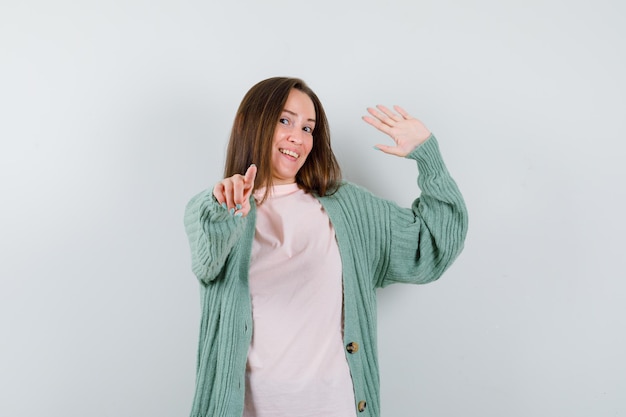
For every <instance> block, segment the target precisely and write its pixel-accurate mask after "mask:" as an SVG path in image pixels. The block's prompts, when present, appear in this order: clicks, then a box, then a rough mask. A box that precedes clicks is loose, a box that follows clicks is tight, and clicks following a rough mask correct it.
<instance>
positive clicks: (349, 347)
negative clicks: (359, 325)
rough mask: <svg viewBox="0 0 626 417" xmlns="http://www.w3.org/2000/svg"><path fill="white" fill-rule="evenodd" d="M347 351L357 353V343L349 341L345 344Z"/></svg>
mask: <svg viewBox="0 0 626 417" xmlns="http://www.w3.org/2000/svg"><path fill="white" fill-rule="evenodd" d="M346 350H347V351H348V353H350V354H352V353H357V352H358V351H359V344H358V343H357V342H350V343H348V344H347V345H346Z"/></svg>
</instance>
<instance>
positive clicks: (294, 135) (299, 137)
mask: <svg viewBox="0 0 626 417" xmlns="http://www.w3.org/2000/svg"><path fill="white" fill-rule="evenodd" d="M305 134H306V133H305V132H304V131H303V130H301V129H294V131H293V132H291V135H289V141H290V142H293V143H295V144H301V143H302V142H303V138H304V135H305Z"/></svg>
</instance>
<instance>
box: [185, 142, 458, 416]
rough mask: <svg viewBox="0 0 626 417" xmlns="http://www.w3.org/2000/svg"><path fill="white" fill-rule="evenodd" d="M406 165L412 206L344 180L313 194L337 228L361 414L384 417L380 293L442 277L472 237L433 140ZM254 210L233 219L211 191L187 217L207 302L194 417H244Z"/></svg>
mask: <svg viewBox="0 0 626 417" xmlns="http://www.w3.org/2000/svg"><path fill="white" fill-rule="evenodd" d="M407 158H410V159H413V160H415V161H417V166H418V169H419V176H418V185H419V187H420V189H421V191H422V192H421V196H420V197H419V198H418V199H416V200H415V201H414V202H413V204H412V207H411V208H401V207H399V206H398V205H396V204H395V203H393V202H390V201H387V200H383V199H380V198H378V197H376V196H374V195H372V194H371V193H369V192H368V191H366V190H364V189H362V188H360V187H358V186H356V185H354V184H351V183H348V182H344V183H342V185H341V187H340V188H339V190H338V191H337V192H336V193H335V194H332V195H329V196H324V197H319V196H316V198H318V199H319V201H320V202H321V204H322V206H323V207H324V209H325V210H326V212H327V213H328V217H329V218H330V221H331V222H332V224H333V226H334V228H335V233H336V237H337V243H338V245H339V252H340V254H341V262H342V269H343V289H344V290H343V292H344V316H345V323H344V342H345V343H344V345H345V346H347V349H346V358H347V361H348V365H349V367H350V373H351V375H352V382H353V386H354V396H355V400H356V403H355V409H356V410H358V411H357V414H358V415H359V417H360V416H374V417H378V416H379V415H380V404H379V403H380V398H379V373H378V358H377V346H376V288H378V287H385V286H386V285H389V284H393V283H396V282H403V283H415V284H424V283H427V282H430V281H434V280H436V279H437V278H439V277H440V276H441V274H442V273H443V272H444V271H445V270H446V268H448V267H449V266H450V265H451V264H452V262H453V261H454V259H455V258H456V257H457V256H458V255H459V253H460V252H461V250H462V248H463V242H464V240H465V235H466V233H467V212H466V209H465V204H464V202H463V197H462V196H461V193H460V192H459V190H458V188H457V186H456V184H455V182H454V180H453V179H452V177H450V174H449V173H448V171H447V169H446V167H445V165H444V163H443V160H442V158H441V154H440V152H439V147H438V144H437V141H436V139H435V138H434V136H431V137H430V138H429V139H428V140H427V141H426V142H424V143H423V144H422V145H421V146H419V147H418V148H417V149H415V150H414V151H413V152H412V153H411V154H409V155H408V156H407ZM251 203H252V209H251V210H250V213H249V214H248V216H247V217H234V216H232V215H230V214H229V213H228V211H227V210H225V209H224V208H222V207H221V206H220V205H219V204H218V203H217V202H216V200H215V199H214V198H213V194H212V190H206V191H204V192H202V193H200V194H198V195H197V196H195V197H193V198H192V199H191V201H190V202H189V204H188V205H187V209H186V212H185V227H186V230H187V235H188V237H189V243H190V246H191V255H192V270H193V272H194V274H195V275H196V276H197V277H198V279H199V281H200V284H201V285H200V293H201V304H202V306H201V307H202V318H201V323H200V340H199V348H198V358H197V375H196V392H195V397H194V401H193V408H192V411H191V416H192V417H241V416H242V413H243V407H244V395H245V386H246V384H245V370H246V361H247V353H248V347H249V345H250V340H251V336H252V331H253V329H252V325H253V323H252V312H251V305H250V293H249V289H248V270H249V265H250V252H251V248H252V240H253V238H254V230H255V214H256V211H255V206H254V200H253V199H251ZM320 262H323V260H320ZM355 346H358V348H357V349H355V348H354V347H355ZM360 410H363V411H360Z"/></svg>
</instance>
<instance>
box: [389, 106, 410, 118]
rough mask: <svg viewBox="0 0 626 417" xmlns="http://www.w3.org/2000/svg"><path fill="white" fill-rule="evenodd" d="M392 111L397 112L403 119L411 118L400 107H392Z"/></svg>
mask: <svg viewBox="0 0 626 417" xmlns="http://www.w3.org/2000/svg"><path fill="white" fill-rule="evenodd" d="M393 109H394V110H395V111H397V112H398V113H400V115H401V116H402V117H404V118H405V119H407V120H408V119H412V118H413V117H411V115H409V113H408V112H407V111H406V110H404V109H403V108H402V107H400V106H398V105H395V106H393Z"/></svg>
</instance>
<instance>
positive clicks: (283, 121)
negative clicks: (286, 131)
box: [278, 117, 289, 125]
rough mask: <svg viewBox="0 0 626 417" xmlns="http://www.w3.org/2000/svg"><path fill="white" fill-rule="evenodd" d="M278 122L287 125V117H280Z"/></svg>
mask: <svg viewBox="0 0 626 417" xmlns="http://www.w3.org/2000/svg"><path fill="white" fill-rule="evenodd" d="M278 123H281V124H284V125H288V124H289V119H287V118H285V117H281V118H280V119H278Z"/></svg>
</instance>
